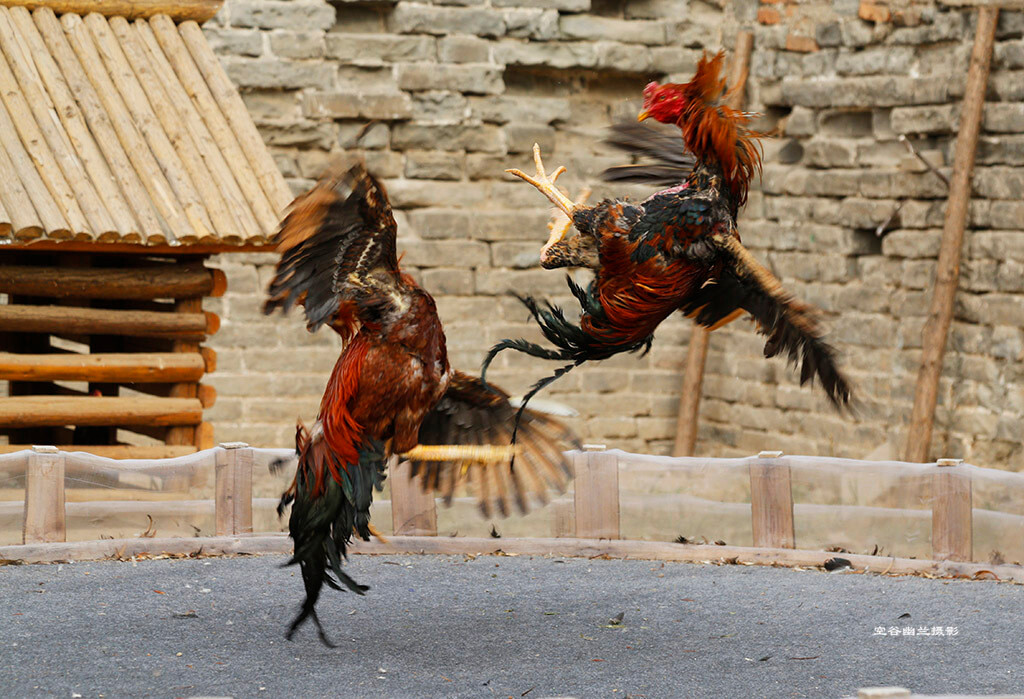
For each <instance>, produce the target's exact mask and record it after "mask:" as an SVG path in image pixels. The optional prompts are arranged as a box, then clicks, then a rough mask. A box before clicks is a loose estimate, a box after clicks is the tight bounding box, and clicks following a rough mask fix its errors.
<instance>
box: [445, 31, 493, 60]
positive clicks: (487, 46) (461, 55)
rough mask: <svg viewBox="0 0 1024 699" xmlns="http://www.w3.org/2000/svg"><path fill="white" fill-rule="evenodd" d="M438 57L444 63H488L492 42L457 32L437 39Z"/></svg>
mask: <svg viewBox="0 0 1024 699" xmlns="http://www.w3.org/2000/svg"><path fill="white" fill-rule="evenodd" d="M437 57H438V60H440V61H441V62H442V63H488V62H489V61H490V60H491V42H489V41H486V40H484V39H481V38H479V37H476V36H471V35H469V34H464V35H463V34H456V35H452V36H446V37H443V38H441V39H438V40H437Z"/></svg>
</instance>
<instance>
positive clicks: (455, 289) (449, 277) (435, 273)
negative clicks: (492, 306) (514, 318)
mask: <svg viewBox="0 0 1024 699" xmlns="http://www.w3.org/2000/svg"><path fill="white" fill-rule="evenodd" d="M422 283H423V287H424V288H425V289H426V290H427V291H429V292H430V293H431V294H435V295H442V294H450V295H456V296H468V295H470V294H472V293H473V291H474V290H475V288H476V287H475V284H476V282H475V280H474V275H473V271H472V270H469V269H460V268H444V267H440V268H436V269H425V270H423V275H422ZM438 301H439V302H440V299H438ZM488 303H490V302H488ZM467 317H469V318H483V317H486V313H484V314H473V315H471V316H467ZM443 319H444V316H442V320H443Z"/></svg>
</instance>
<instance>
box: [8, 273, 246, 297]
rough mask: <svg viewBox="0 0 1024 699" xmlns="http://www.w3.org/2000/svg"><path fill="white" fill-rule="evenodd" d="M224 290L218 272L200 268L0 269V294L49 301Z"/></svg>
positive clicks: (207, 293) (224, 280) (224, 281)
mask: <svg viewBox="0 0 1024 699" xmlns="http://www.w3.org/2000/svg"><path fill="white" fill-rule="evenodd" d="M226 286H227V278H226V277H225V276H224V272H222V271H221V270H219V269H206V268H204V267H202V266H185V265H163V266H160V267H131V268H118V269H114V268H110V269H103V268H98V267H94V268H82V269H74V268H69V267H34V266H27V265H3V266H0V293H4V294H17V295H21V296H46V297H49V298H86V299H156V298H180V297H185V296H216V295H218V292H221V293H223V292H222V291H221V289H223V288H225V287H226Z"/></svg>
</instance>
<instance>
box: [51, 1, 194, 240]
mask: <svg viewBox="0 0 1024 699" xmlns="http://www.w3.org/2000/svg"><path fill="white" fill-rule="evenodd" d="M60 23H61V25H62V26H63V27H64V33H65V35H66V36H67V38H68V40H69V41H70V42H71V46H72V48H73V49H74V51H75V54H76V55H77V56H78V59H79V61H80V62H81V66H82V68H83V69H84V70H85V74H86V75H87V76H88V77H89V81H90V82H91V83H92V86H93V88H94V89H95V91H96V95H97V96H98V97H99V100H100V103H101V104H102V105H103V110H104V112H105V114H106V115H107V117H108V119H109V122H110V124H111V125H112V126H113V130H114V132H115V133H116V134H117V138H118V140H119V141H120V142H121V145H122V146H123V147H124V150H125V152H126V153H127V155H128V160H129V161H130V162H131V164H132V167H133V169H134V170H135V171H136V172H137V176H138V178H139V179H140V180H141V181H142V184H143V186H144V187H145V188H146V191H147V192H148V194H149V199H150V200H151V201H152V203H153V205H154V207H155V208H156V210H157V211H158V212H159V214H160V216H161V217H162V218H163V220H164V221H166V223H167V229H166V230H165V231H164V233H165V235H166V238H162V239H156V238H150V237H149V236H147V238H146V242H147V243H149V242H157V243H162V242H164V241H165V240H176V239H177V238H179V237H186V238H187V237H190V236H195V237H197V238H198V235H197V234H196V232H195V231H194V230H192V226H191V224H190V223H189V219H188V216H186V215H185V211H184V210H183V209H182V208H181V204H180V203H179V202H178V201H177V200H176V199H175V198H174V189H173V187H171V184H170V182H168V181H167V178H166V177H165V176H164V173H163V172H162V171H161V169H160V164H159V163H158V162H157V161H156V158H155V157H153V153H152V152H151V151H150V149H149V144H148V143H147V142H146V139H145V137H144V136H143V135H142V133H140V132H139V128H138V126H137V125H136V124H135V122H134V121H133V119H132V116H131V112H130V111H129V109H128V106H127V105H126V104H125V103H124V100H123V99H122V98H121V94H120V93H119V92H118V89H117V87H116V86H115V85H114V83H113V81H112V80H111V76H110V75H109V74H108V73H107V70H108V69H107V67H106V65H105V64H104V62H103V60H102V59H101V58H100V54H99V51H98V49H97V47H96V45H95V43H94V41H93V36H92V33H91V32H90V31H89V28H88V27H86V26H85V23H84V22H83V21H82V18H81V17H79V16H78V15H62V16H61V18H60Z"/></svg>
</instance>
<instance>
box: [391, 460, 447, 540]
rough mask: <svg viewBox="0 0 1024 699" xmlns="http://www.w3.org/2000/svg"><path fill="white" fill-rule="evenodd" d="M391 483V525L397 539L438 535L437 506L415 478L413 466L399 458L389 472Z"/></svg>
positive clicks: (428, 492)
mask: <svg viewBox="0 0 1024 699" xmlns="http://www.w3.org/2000/svg"><path fill="white" fill-rule="evenodd" d="M388 471H389V472H390V475H389V476H388V480H390V481H391V523H392V524H393V525H394V528H395V536H437V503H436V502H435V501H434V494H433V493H432V492H430V491H427V492H424V491H423V488H421V487H420V481H419V480H418V479H413V477H412V465H411V464H410V463H409V462H408V461H402V460H401V459H399V460H398V461H397V463H392V465H391V468H389V469H388Z"/></svg>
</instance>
